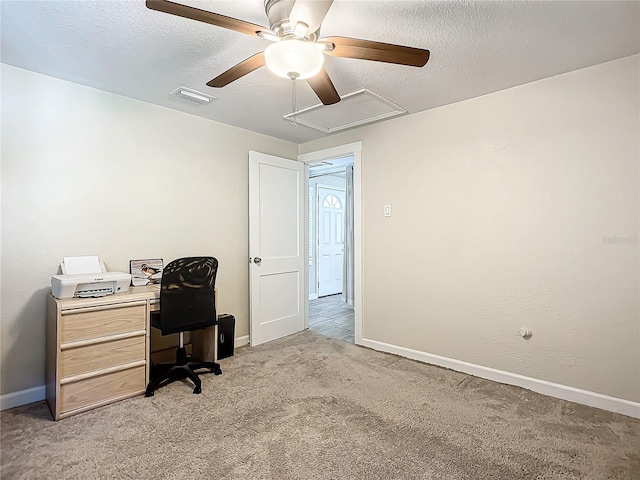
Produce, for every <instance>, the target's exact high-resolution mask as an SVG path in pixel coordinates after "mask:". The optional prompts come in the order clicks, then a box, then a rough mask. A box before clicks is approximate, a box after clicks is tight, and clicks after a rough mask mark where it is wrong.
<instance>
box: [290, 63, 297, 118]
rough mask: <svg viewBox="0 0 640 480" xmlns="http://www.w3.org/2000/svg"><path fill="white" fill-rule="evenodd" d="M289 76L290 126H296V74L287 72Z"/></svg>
mask: <svg viewBox="0 0 640 480" xmlns="http://www.w3.org/2000/svg"><path fill="white" fill-rule="evenodd" d="M289 78H291V112H292V113H293V115H292V116H291V126H292V127H297V126H298V121H297V119H296V78H298V74H297V73H295V72H291V73H289Z"/></svg>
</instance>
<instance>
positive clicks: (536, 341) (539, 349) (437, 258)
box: [300, 55, 640, 402]
mask: <svg viewBox="0 0 640 480" xmlns="http://www.w3.org/2000/svg"><path fill="white" fill-rule="evenodd" d="M639 58H640V57H639V56H638V55H635V56H632V57H627V58H623V59H620V60H617V61H613V62H609V63H606V64H602V65H598V66H595V67H591V68H587V69H583V70H579V71H575V72H571V73H568V74H564V75H560V76H557V77H553V78H550V79H545V80H541V81H538V82H534V83H531V84H527V85H523V86H520V87H516V88H512V89H509V90H505V91H502V92H498V93H495V94H491V95H486V96H483V97H479V98H475V99H472V100H468V101H465V102H461V103H458V104H455V105H450V106H445V107H441V108H438V109H435V110H430V111H427V112H423V113H419V114H415V115H410V116H405V117H402V118H398V119H395V120H391V121H387V122H384V123H379V124H375V125H370V126H366V127H361V128H358V129H354V130H351V131H348V132H344V133H342V134H338V135H333V136H331V137H326V138H324V139H321V140H317V141H313V142H309V143H306V144H304V145H301V147H300V153H307V152H312V151H316V150H319V149H323V148H328V147H331V146H336V145H341V144H346V143H350V142H354V141H358V140H362V141H363V151H362V158H363V160H362V192H363V193H362V195H363V201H362V205H363V225H362V228H363V243H364V245H363V265H364V267H363V276H364V281H363V285H362V288H363V301H364V309H363V319H364V320H363V321H364V330H363V337H364V338H366V339H370V340H374V341H378V342H383V343H386V344H390V345H395V346H399V347H403V348H406V349H412V350H415V351H419V352H427V353H430V354H435V355H440V356H443V357H447V358H450V359H456V360H460V361H463V362H469V363H472V364H475V365H481V366H485V367H490V368H494V369H499V370H503V371H507V372H513V373H516V374H520V375H524V376H528V377H533V378H537V379H542V380H546V381H549V382H554V383H557V384H561V385H568V386H572V387H576V388H579V389H584V390H588V391H592V392H597V393H601V394H605V395H609V396H613V397H619V398H621V399H626V400H630V401H636V402H637V401H640V313H639V300H638V296H639V292H640V284H639V275H638V266H639V260H640V257H639V248H638V235H639V232H638V229H639V225H638V222H639V217H640V215H639V213H640V212H639V207H638V194H639V182H638V177H639V159H640V120H639V119H640V95H639V85H640V74H639V72H640V61H639ZM384 204H391V205H392V217H390V218H385V217H383V205H384ZM612 237H615V238H617V240H615V241H614V243H612V242H611V240H610V239H611V238H612ZM521 326H527V327H529V328H531V329H532V330H533V337H531V338H530V339H529V340H524V339H523V338H521V337H520V336H519V329H520V327H521Z"/></svg>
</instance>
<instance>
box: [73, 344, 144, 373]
mask: <svg viewBox="0 0 640 480" xmlns="http://www.w3.org/2000/svg"><path fill="white" fill-rule="evenodd" d="M145 348H146V342H145V336H144V335H138V336H136V337H129V338H122V339H119V340H111V341H108V342H102V343H96V344H93V345H83V346H80V347H74V348H65V349H64V350H62V352H61V353H60V377H61V378H66V377H70V376H72V375H79V374H81V373H86V372H92V371H94V370H100V369H102V368H107V367H114V366H116V365H122V364H125V363H130V362H135V361H136V360H144V359H145Z"/></svg>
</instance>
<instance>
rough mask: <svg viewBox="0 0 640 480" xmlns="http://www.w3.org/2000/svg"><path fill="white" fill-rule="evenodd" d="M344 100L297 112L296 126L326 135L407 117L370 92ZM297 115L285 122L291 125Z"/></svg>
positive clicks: (343, 98) (400, 109)
mask: <svg viewBox="0 0 640 480" xmlns="http://www.w3.org/2000/svg"><path fill="white" fill-rule="evenodd" d="M341 98H342V100H341V101H340V102H338V103H336V104H333V105H323V104H322V103H318V104H317V105H313V106H311V107H307V108H303V109H302V110H298V111H297V112H295V116H296V122H297V123H300V124H301V125H306V126H307V127H311V128H315V129H316V130H320V131H321V132H324V133H332V132H337V131H339V130H344V129H346V128H351V127H355V126H357V125H363V124H365V123H371V122H377V121H378V120H383V119H385V118H390V117H395V116H397V115H403V114H405V113H407V111H406V110H405V109H404V108H402V107H400V106H398V105H396V104H395V103H393V102H392V101H391V100H387V99H386V98H384V97H383V96H381V95H378V94H377V93H375V92H373V91H371V90H368V89H366V88H363V89H362V90H358V91H357V92H353V93H348V94H346V95H344V96H343V97H341ZM293 115H294V114H293V113H289V114H287V115H285V116H284V117H282V118H284V119H285V120H287V121H291V120H292V117H293Z"/></svg>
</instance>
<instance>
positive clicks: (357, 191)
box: [298, 141, 364, 345]
mask: <svg viewBox="0 0 640 480" xmlns="http://www.w3.org/2000/svg"><path fill="white" fill-rule="evenodd" d="M347 155H353V237H354V245H353V253H354V272H353V274H354V299H353V310H354V317H355V335H354V337H355V344H356V345H362V311H363V305H364V301H363V298H362V142H361V141H360V142H354V143H348V144H346V145H340V146H337V147H331V148H326V149H324V150H318V151H315V152H309V153H303V154H301V155H298V161H300V162H303V163H307V164H308V163H315V162H320V161H322V160H329V159H332V158H337V157H345V156H347ZM305 172H306V176H307V178H306V182H305V183H306V184H307V185H309V169H308V168H307V169H305ZM308 202H309V194H308V193H307V195H306V196H305V204H307V208H308V207H309V206H308ZM305 218H307V219H308V218H309V212H308V210H306V217H305ZM307 221H308V220H307ZM306 231H307V235H308V231H309V229H308V226H307V230H306ZM308 243H309V242H305V245H306V247H305V248H306V249H308V248H309V245H308ZM306 254H307V255H306V258H309V252H306ZM305 278H306V279H307V281H308V279H309V265H308V262H305ZM306 297H307V298H308V297H309V296H308V295H306ZM305 308H307V309H308V308H309V304H308V301H307V304H306V306H305ZM308 317H309V315H308V312H307V313H306V314H305V318H307V319H308Z"/></svg>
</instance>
